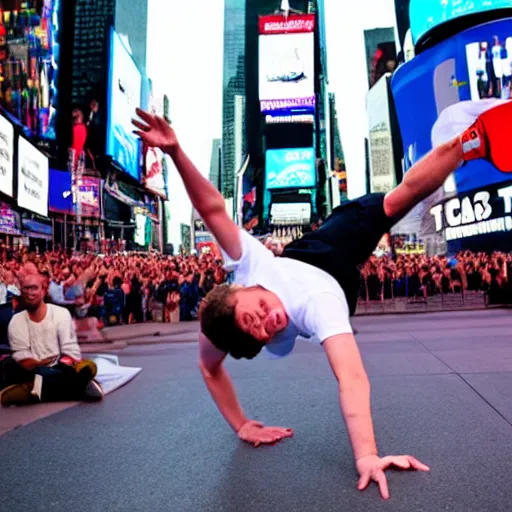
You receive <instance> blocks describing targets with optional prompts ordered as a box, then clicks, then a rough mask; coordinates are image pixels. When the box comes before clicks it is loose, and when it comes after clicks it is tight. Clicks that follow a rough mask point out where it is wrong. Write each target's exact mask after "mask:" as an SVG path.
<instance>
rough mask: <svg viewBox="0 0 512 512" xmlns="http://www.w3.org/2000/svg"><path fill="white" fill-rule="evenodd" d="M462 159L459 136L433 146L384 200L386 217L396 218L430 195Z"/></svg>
mask: <svg viewBox="0 0 512 512" xmlns="http://www.w3.org/2000/svg"><path fill="white" fill-rule="evenodd" d="M462 162H463V153H462V142H461V138H460V137H456V138H455V139H452V140H451V141H450V142H446V143H445V144H442V145H441V146H439V147H437V148H435V149H433V150H432V151H431V152H430V153H428V154H427V155H425V156H424V157H423V158H422V159H421V160H420V161H419V162H417V163H416V164H414V165H413V166H412V167H411V168H410V169H409V170H408V171H407V172H406V173H405V176H404V180H403V181H402V183H400V185H398V187H396V188H395V189H394V190H392V191H391V192H389V193H388V194H387V195H386V198H385V199H384V211H385V212H386V215H387V216H388V217H390V218H400V217H403V216H404V215H406V214H407V213H408V212H409V211H411V210H412V209H413V208H414V207H415V206H416V205H417V204H418V203H419V202H420V201H422V200H423V199H425V198H427V197H428V196H430V195H431V194H433V193H434V192H435V191H436V190H437V189H438V188H439V187H441V186H442V185H443V183H444V182H445V181H446V178H448V176H449V175H450V174H451V173H452V172H453V171H455V170H456V169H457V168H458V167H459V166H460V165H461V164H462Z"/></svg>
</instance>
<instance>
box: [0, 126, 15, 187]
mask: <svg viewBox="0 0 512 512" xmlns="http://www.w3.org/2000/svg"><path fill="white" fill-rule="evenodd" d="M13 179H14V128H13V126H12V124H11V123H10V122H9V121H7V119H5V118H4V117H2V116H0V192H3V193H4V194H7V195H8V196H11V197H12V196H13V185H12V184H13Z"/></svg>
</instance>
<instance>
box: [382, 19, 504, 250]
mask: <svg viewBox="0 0 512 512" xmlns="http://www.w3.org/2000/svg"><path fill="white" fill-rule="evenodd" d="M510 37H512V18H507V19H505V20H499V21H494V22H489V23H485V24H483V25H480V26H477V27H473V28H470V29H468V30H465V31H464V32H461V33H459V34H457V35H455V36H453V37H451V38H449V39H447V40H446V41H443V42H442V43H439V44H438V45H436V46H435V47H434V48H431V49H428V50H426V51H424V52H422V53H421V54H420V55H417V56H416V57H415V58H414V59H413V60H411V61H409V62H407V63H406V64H404V65H402V66H401V67H400V68H398V69H397V71H396V72H395V73H394V75H393V77H392V80H391V87H392V91H393V98H394V103H395V107H396V112H397V116H398V120H399V125H400V132H401V136H402V142H403V149H404V164H405V169H406V171H407V169H408V168H409V167H410V166H411V165H413V164H414V163H415V162H417V161H418V160H419V159H421V158H422V157H423V156H424V155H425V154H426V153H428V152H429V151H430V150H431V149H432V146H433V138H436V140H437V139H438V136H437V133H433V127H434V124H435V122H436V121H437V119H438V118H439V116H440V115H442V113H443V112H444V111H445V110H446V109H447V108H448V107H450V106H451V105H454V104H456V103H459V102H461V101H468V100H473V101H479V98H480V97H482V98H486V97H488V96H492V95H496V96H498V97H506V95H507V94H508V93H507V87H508V85H507V79H505V80H504V79H503V76H505V75H504V74H503V71H504V70H505V69H507V66H506V63H507V62H508V61H507V59H506V58H505V55H506V53H505V51H503V50H506V48H507V46H506V45H507V44H510V43H507V41H509V38H510ZM485 41H486V42H488V45H487V46H489V47H490V48H492V47H493V46H496V41H498V42H500V46H501V49H500V50H499V51H498V50H497V49H496V51H495V53H494V54H495V55H496V57H497V56H498V53H499V55H500V58H499V59H498V58H495V59H492V58H491V56H492V51H490V52H487V51H485V52H482V55H481V57H480V52H479V49H480V47H482V48H484V47H485V45H482V44H481V43H483V42H485ZM482 65H483V66H484V67H482ZM496 69H498V70H499V69H501V70H502V71H501V72H502V74H503V76H501V75H500V76H501V78H500V80H498V77H497V76H496ZM484 70H485V71H486V73H487V75H486V74H485V73H482V71H484ZM498 74H499V72H498ZM507 77H508V75H507ZM419 99H420V100H419ZM458 121H459V123H458V125H459V131H460V132H461V131H463V130H464V129H465V128H466V127H467V121H465V120H464V119H460V120H458ZM456 123H457V120H456V119H451V124H452V125H453V124H456ZM455 135H457V133H452V134H451V136H455ZM508 179H510V177H509V176H508V175H507V174H504V173H502V172H500V171H498V169H496V168H495V167H494V166H493V165H492V164H491V163H489V162H487V161H485V160H474V161H471V162H468V163H467V164H465V165H464V166H463V167H460V168H459V169H457V170H456V171H455V172H454V173H453V174H452V175H451V176H450V177H449V179H448V180H447V181H446V183H445V185H444V187H442V188H441V189H439V190H438V191H437V192H436V193H435V194H433V195H432V196H431V197H430V198H429V199H427V200H425V201H424V202H423V203H422V204H421V205H420V206H419V207H418V209H417V213H418V218H421V221H420V222H421V226H422V227H421V234H422V235H424V234H428V233H431V232H435V231H436V230H435V225H434V219H433V217H432V216H431V215H430V210H431V208H432V207H433V206H434V205H435V204H439V203H441V202H442V201H444V200H447V199H449V198H451V197H453V196H457V195H461V194H465V193H468V192H469V191H473V190H478V189H485V188H487V187H489V186H492V185H495V184H499V183H503V182H505V181H507V180H508ZM450 246H451V245H450V244H449V247H450Z"/></svg>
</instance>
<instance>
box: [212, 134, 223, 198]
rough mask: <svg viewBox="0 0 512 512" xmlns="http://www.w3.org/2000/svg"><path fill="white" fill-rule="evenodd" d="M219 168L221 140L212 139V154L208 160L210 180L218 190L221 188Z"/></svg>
mask: <svg viewBox="0 0 512 512" xmlns="http://www.w3.org/2000/svg"><path fill="white" fill-rule="evenodd" d="M221 168H222V151H221V140H220V139H213V142H212V156H211V160H210V175H209V179H210V181H211V182H212V183H213V184H214V185H215V187H217V189H218V190H220V189H221V187H222V184H221Z"/></svg>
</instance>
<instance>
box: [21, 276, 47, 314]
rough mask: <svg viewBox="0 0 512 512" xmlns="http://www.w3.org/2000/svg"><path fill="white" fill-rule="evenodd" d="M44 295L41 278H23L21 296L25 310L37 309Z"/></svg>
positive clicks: (44, 290)
mask: <svg viewBox="0 0 512 512" xmlns="http://www.w3.org/2000/svg"><path fill="white" fill-rule="evenodd" d="M45 293H46V289H45V287H44V279H43V278H42V277H41V276H39V275H33V274H29V275H27V276H25V278H24V279H23V282H22V283H21V296H22V298H23V302H24V304H25V306H26V307H27V309H29V310H30V309H35V308H37V307H38V306H39V305H40V304H41V303H42V302H43V300H44V296H45Z"/></svg>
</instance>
